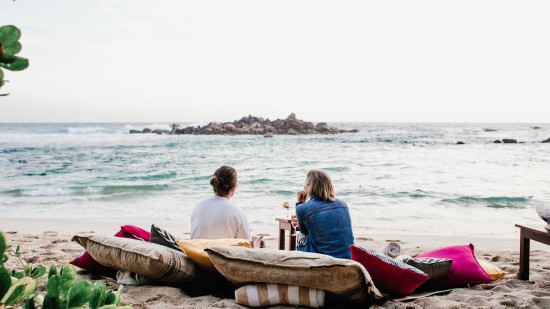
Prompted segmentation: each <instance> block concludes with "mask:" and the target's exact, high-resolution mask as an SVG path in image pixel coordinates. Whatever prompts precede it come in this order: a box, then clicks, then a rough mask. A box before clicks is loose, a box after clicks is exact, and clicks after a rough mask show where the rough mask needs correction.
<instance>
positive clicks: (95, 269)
mask: <svg viewBox="0 0 550 309" xmlns="http://www.w3.org/2000/svg"><path fill="white" fill-rule="evenodd" d="M115 236H116V237H123V238H131V239H137V240H144V241H149V232H147V231H146V230H144V229H141V228H139V227H137V226H133V225H123V226H121V227H120V230H119V231H118V232H117V233H116V234H115ZM69 263H70V264H73V265H74V266H77V267H80V268H82V269H86V270H87V271H89V272H92V273H96V274H103V275H108V276H111V277H113V276H114V275H115V274H116V270H114V269H112V268H110V267H107V266H104V265H101V264H100V263H98V262H97V261H96V260H94V258H92V256H91V255H90V254H89V253H88V252H86V251H83V252H82V253H81V254H80V255H78V256H77V257H75V258H74V259H73V260H71V261H70V262H69Z"/></svg>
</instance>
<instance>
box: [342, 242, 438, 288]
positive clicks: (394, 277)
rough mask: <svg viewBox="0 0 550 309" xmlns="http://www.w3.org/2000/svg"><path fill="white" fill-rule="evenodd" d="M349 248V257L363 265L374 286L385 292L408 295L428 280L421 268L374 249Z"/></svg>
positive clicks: (352, 246)
mask: <svg viewBox="0 0 550 309" xmlns="http://www.w3.org/2000/svg"><path fill="white" fill-rule="evenodd" d="M350 250H351V259H352V260H354V261H357V262H359V263H361V264H362V265H363V266H365V268H366V269H367V271H368V272H369V274H370V275H371V276H372V280H373V281H374V284H375V285H376V287H378V288H379V289H380V290H381V291H384V292H386V293H389V294H396V295H409V294H412V292H413V291H414V289H416V288H417V287H418V286H419V285H421V284H422V283H424V281H426V280H428V275H426V274H425V273H424V272H422V271H421V270H419V269H417V268H414V267H412V266H410V265H407V264H405V263H403V262H399V261H396V260H394V259H392V258H390V257H388V256H386V255H383V254H380V253H378V252H376V251H374V250H370V249H368V248H363V247H359V246H354V245H351V246H350Z"/></svg>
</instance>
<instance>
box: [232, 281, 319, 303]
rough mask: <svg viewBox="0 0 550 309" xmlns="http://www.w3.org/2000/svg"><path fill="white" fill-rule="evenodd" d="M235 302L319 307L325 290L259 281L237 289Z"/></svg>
mask: <svg viewBox="0 0 550 309" xmlns="http://www.w3.org/2000/svg"><path fill="white" fill-rule="evenodd" d="M235 302H236V303H237V304H241V305H245V306H248V307H264V306H272V305H279V304H281V305H294V306H304V307H311V308H319V307H323V305H324V304H325V292H324V291H323V290H317V289H312V288H306V287H303V286H295V285H286V284H274V283H260V284H252V285H245V286H243V287H240V288H239V289H237V290H236V291H235Z"/></svg>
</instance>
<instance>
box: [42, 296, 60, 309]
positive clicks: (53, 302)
mask: <svg viewBox="0 0 550 309" xmlns="http://www.w3.org/2000/svg"><path fill="white" fill-rule="evenodd" d="M58 304H59V298H57V297H53V296H48V295H46V297H44V302H43V303H42V308H44V309H57V308H59V305H58Z"/></svg>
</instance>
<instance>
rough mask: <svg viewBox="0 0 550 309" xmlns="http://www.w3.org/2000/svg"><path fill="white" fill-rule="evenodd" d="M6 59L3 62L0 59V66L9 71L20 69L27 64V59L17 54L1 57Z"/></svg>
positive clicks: (24, 67)
mask: <svg viewBox="0 0 550 309" xmlns="http://www.w3.org/2000/svg"><path fill="white" fill-rule="evenodd" d="M2 58H3V59H8V60H6V61H5V62H4V61H1V59H0V67H2V68H4V69H6V70H10V71H22V70H24V69H26V68H27V67H28V66H29V59H27V58H22V57H18V56H10V57H7V58H6V56H4V57H2Z"/></svg>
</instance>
